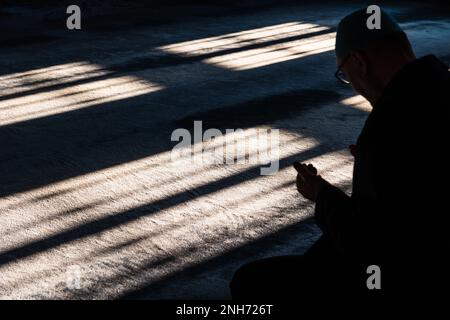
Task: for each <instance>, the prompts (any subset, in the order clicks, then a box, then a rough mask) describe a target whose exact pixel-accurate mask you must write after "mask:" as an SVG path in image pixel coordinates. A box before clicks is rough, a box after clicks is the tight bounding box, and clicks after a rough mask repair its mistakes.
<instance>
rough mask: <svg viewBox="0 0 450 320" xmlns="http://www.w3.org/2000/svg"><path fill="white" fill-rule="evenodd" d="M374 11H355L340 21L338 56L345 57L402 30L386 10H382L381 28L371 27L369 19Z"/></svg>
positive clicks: (337, 40) (337, 42) (337, 43)
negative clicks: (368, 24)
mask: <svg viewBox="0 0 450 320" xmlns="http://www.w3.org/2000/svg"><path fill="white" fill-rule="evenodd" d="M372 14H373V13H367V12H366V9H361V10H358V11H355V12H353V13H351V14H349V15H348V16H346V17H345V18H343V19H342V20H341V22H339V25H338V27H337V33H336V48H335V51H336V56H337V57H339V58H344V57H345V56H347V55H348V54H349V53H350V52H351V51H353V50H358V49H364V48H365V47H367V46H368V45H370V44H373V43H375V42H377V41H379V40H382V39H383V37H385V36H386V35H389V34H392V33H396V32H402V31H403V30H402V28H400V26H399V25H398V23H397V22H396V21H395V20H394V18H393V17H392V16H391V15H389V14H388V13H387V12H386V11H384V10H380V27H381V28H380V29H369V28H368V27H367V19H368V18H369V17H370V16H371V15H372Z"/></svg>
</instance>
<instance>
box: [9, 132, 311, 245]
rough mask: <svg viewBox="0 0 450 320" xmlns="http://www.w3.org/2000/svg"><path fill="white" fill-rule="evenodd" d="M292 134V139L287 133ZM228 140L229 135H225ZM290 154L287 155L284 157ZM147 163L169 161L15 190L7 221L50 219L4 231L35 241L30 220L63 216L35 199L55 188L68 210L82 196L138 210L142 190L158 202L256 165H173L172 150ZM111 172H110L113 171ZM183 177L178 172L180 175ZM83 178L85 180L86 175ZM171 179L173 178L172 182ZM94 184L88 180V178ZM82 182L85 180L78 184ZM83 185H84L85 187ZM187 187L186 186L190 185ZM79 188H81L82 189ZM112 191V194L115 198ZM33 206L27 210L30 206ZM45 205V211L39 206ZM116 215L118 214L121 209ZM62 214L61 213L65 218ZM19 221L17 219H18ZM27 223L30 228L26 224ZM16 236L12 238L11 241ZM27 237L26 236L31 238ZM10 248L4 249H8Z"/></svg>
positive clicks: (103, 209)
mask: <svg viewBox="0 0 450 320" xmlns="http://www.w3.org/2000/svg"><path fill="white" fill-rule="evenodd" d="M286 138H288V137H286ZM286 138H285V141H284V142H282V143H283V147H284V148H289V149H290V150H294V151H292V152H294V153H295V152H297V151H298V149H297V148H296V147H297V146H298V145H299V143H300V141H301V144H302V146H303V147H307V148H310V147H313V146H315V145H314V142H313V141H311V140H310V139H301V140H300V139H299V138H295V139H292V137H291V139H289V140H287V141H286ZM224 139H226V137H224ZM256 149H257V148H253V150H252V151H250V152H251V153H255V151H256ZM290 155H292V154H291V153H289V154H287V156H290ZM282 156H283V157H284V156H285V155H284V154H283V155H282ZM145 160H146V162H147V163H148V162H149V161H158V163H165V165H162V166H161V167H150V168H149V169H147V170H145V169H144V170H140V171H135V170H133V169H134V168H136V167H138V166H139V164H140V163H141V162H142V161H143V159H141V160H138V161H136V162H131V163H127V164H122V165H119V166H116V167H114V168H109V169H105V170H103V172H95V173H92V174H87V175H85V176H84V177H83V176H80V177H76V178H72V179H69V180H66V181H62V182H58V183H55V184H52V185H49V186H46V187H44V188H39V189H36V190H34V191H29V192H24V193H22V194H16V195H14V196H9V197H8V198H4V199H1V201H0V203H1V202H3V203H4V204H7V205H8V208H3V209H2V211H3V213H2V219H3V220H5V219H8V216H9V215H12V216H13V217H15V221H17V222H18V221H20V217H16V215H17V212H18V210H25V211H32V212H34V211H37V212H45V215H46V216H45V217H43V216H39V215H35V216H33V217H23V218H24V219H25V221H26V223H25V224H20V225H19V226H15V227H9V228H7V229H4V230H2V234H3V235H4V236H5V238H6V237H7V236H10V237H12V238H15V239H16V241H19V242H22V241H25V242H28V241H30V238H29V236H30V235H29V233H30V231H32V229H33V228H34V227H39V225H38V224H35V225H33V224H30V222H32V221H30V219H33V220H36V221H39V220H48V217H51V216H52V215H58V212H60V211H61V209H60V208H59V207H58V208H55V207H53V206H51V207H48V208H46V209H45V210H42V207H41V206H42V205H45V203H46V202H33V201H32V200H33V198H35V197H36V196H39V197H41V196H42V195H43V193H42V192H44V194H48V193H50V192H55V193H57V194H58V196H57V198H55V199H52V201H57V202H61V203H64V206H63V207H64V211H70V210H71V209H73V208H76V207H77V206H78V205H79V203H78V204H72V203H73V202H72V201H71V203H65V200H66V199H68V198H70V199H74V198H75V199H82V200H83V201H82V206H84V207H86V209H93V208H95V207H99V209H98V212H97V213H98V214H100V213H101V214H102V215H103V214H107V215H109V214H112V213H114V212H115V211H117V210H116V209H113V208H111V206H112V205H114V204H117V203H120V205H121V207H122V208H123V207H125V206H127V207H128V209H129V210H132V209H135V208H136V207H139V206H140V205H142V203H137V204H135V203H132V202H130V201H131V200H130V199H131V196H133V195H134V196H136V195H138V194H139V193H142V194H143V195H145V197H146V200H145V201H146V202H147V203H148V202H157V201H160V200H162V199H163V198H166V197H171V196H175V195H176V194H178V193H183V192H185V190H186V189H190V188H197V187H200V186H202V185H204V184H208V183H211V182H213V181H216V180H217V179H220V178H225V177H226V176H227V175H229V174H230V172H229V171H228V170H226V168H231V169H232V172H231V174H236V173H239V172H243V171H246V170H247V169H248V168H251V167H252V166H253V165H252V164H241V165H238V164H234V165H227V166H225V167H224V166H223V165H219V166H217V165H215V166H208V165H203V164H202V163H193V164H190V166H182V164H183V163H182V160H180V161H179V162H175V163H172V162H171V161H170V152H164V153H161V154H159V155H157V156H152V157H149V158H146V159H145ZM257 166H259V165H257ZM123 169H125V171H126V172H130V173H129V174H125V175H124V174H122V175H121V171H122V170H123ZM205 170H207V171H208V174H207V175H197V174H193V173H196V172H204V171H205ZM108 172H109V173H108ZM105 174H106V175H107V176H108V177H111V178H110V179H108V180H104V181H102V182H101V184H99V183H96V182H95V180H96V178H99V175H100V178H101V177H103V176H105ZM180 174H181V175H182V176H179V175H180ZM82 177H83V178H82ZM167 178H171V179H170V181H168V180H169V179H167ZM86 180H87V181H89V180H91V181H89V182H87V181H86ZM149 180H151V181H158V182H157V183H155V184H151V183H150V184H149V183H148V182H147V181H149ZM80 181H81V182H82V184H80V183H79V182H80ZM141 181H142V185H141V186H140V187H139V188H136V185H140V184H141V183H140V182H141ZM83 185H84V187H83ZM185 186H187V187H185ZM77 187H78V188H77ZM67 189H70V190H71V191H72V192H71V193H70V194H64V193H63V194H59V191H63V190H67ZM150 189H152V193H151V194H148V195H147V192H148V190H150ZM103 190H109V191H108V193H107V194H104V193H103ZM111 195H113V197H111ZM84 199H89V200H88V201H85V200H84ZM27 208H28V209H27ZM37 208H40V209H37ZM86 209H80V210H78V214H77V212H73V213H71V214H70V215H68V216H67V217H66V218H65V220H64V225H63V226H62V228H61V229H59V228H56V225H53V226H52V228H51V229H49V230H48V231H49V234H45V235H44V234H43V233H42V232H41V233H40V235H39V237H42V236H51V235H52V234H57V233H58V232H62V231H63V230H66V229H68V228H70V227H74V226H76V225H77V224H78V223H79V219H78V217H79V216H80V215H81V216H82V215H83V214H84V213H83V212H84V211H85V210H86ZM116 213H117V212H116ZM60 218H61V217H60ZM99 218H101V217H99V216H98V215H96V216H89V217H86V218H84V219H83V220H82V221H83V223H87V222H88V221H89V220H96V219H99ZM16 224H17V223H16ZM25 226H27V228H24V227H25ZM14 230H16V231H17V232H14V233H11V231H14ZM22 231H26V232H25V234H26V237H24V236H25V235H22V237H21V236H19V235H20V233H21V232H22ZM12 238H11V239H10V240H11V241H12ZM24 238H27V239H26V240H25V239H24ZM11 241H10V242H9V244H8V246H10V245H11V244H12V243H11ZM19 245H20V243H18V244H16V246H19ZM0 248H2V244H0ZM5 249H6V248H3V250H5Z"/></svg>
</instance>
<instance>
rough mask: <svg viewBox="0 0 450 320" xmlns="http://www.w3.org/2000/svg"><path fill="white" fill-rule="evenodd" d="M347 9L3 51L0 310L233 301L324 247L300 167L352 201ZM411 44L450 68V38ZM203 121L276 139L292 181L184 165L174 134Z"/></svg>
mask: <svg viewBox="0 0 450 320" xmlns="http://www.w3.org/2000/svg"><path fill="white" fill-rule="evenodd" d="M352 8H353V7H334V8H332V10H328V9H327V10H328V11H327V10H325V9H324V8H323V7H309V6H308V7H288V8H277V9H272V10H269V11H265V12H260V13H258V14H253V15H245V16H232V17H222V18H219V19H217V18H215V19H205V20H201V21H195V22H187V23H183V24H181V23H179V24H172V25H163V26H160V27H157V26H154V27H140V28H136V29H133V30H131V31H130V30H128V31H127V32H115V33H109V34H105V33H93V34H89V35H88V34H83V35H81V36H79V37H77V38H76V39H71V38H70V37H69V38H60V39H58V40H56V41H53V42H51V43H43V44H34V45H29V46H25V47H23V46H22V47H10V48H7V49H2V50H1V52H0V141H1V146H2V153H1V155H0V160H1V165H0V176H1V185H0V234H1V235H2V242H1V243H0V273H1V275H2V277H1V278H0V297H1V298H118V297H124V296H132V297H139V298H227V297H229V293H228V288H227V285H228V281H229V280H230V278H231V276H232V274H233V271H234V270H235V269H236V268H237V267H238V266H239V265H241V264H242V263H245V262H248V261H251V260H254V259H258V258H262V257H266V256H271V255H280V254H292V253H299V254H301V253H302V252H304V251H305V250H306V249H307V248H308V247H309V246H310V245H311V243H312V242H313V241H314V240H315V239H316V238H317V237H318V235H319V232H318V230H317V228H316V227H315V226H314V224H313V223H312V222H311V220H310V219H309V218H310V217H311V214H312V210H313V206H312V205H311V203H309V202H307V201H304V200H303V199H301V198H300V197H299V196H298V195H297V192H296V190H295V187H294V178H295V173H294V170H293V169H292V168H291V167H290V165H291V163H292V162H293V161H294V160H302V161H311V162H313V163H315V164H316V166H317V167H318V168H319V169H320V170H321V172H322V174H323V176H324V177H325V178H327V179H328V180H330V181H331V182H333V183H335V184H337V185H339V186H341V187H343V188H344V189H345V190H347V191H349V189H350V185H351V181H350V178H351V170H352V158H351V156H350V155H349V153H348V152H347V150H346V148H347V146H348V145H349V144H352V143H354V141H355V140H356V137H357V135H358V132H359V130H360V128H361V127H362V125H363V123H364V120H365V118H366V116H367V112H368V111H369V110H370V108H369V106H368V104H367V103H366V102H365V101H364V100H363V99H362V98H361V97H359V96H355V95H354V94H353V92H352V91H351V90H349V89H348V88H345V87H342V86H341V85H339V84H338V83H336V81H335V79H334V78H333V76H332V75H333V73H334V70H335V64H334V57H333V51H332V50H333V43H334V25H335V23H336V21H337V20H338V18H339V17H340V16H343V15H344V14H345V13H347V12H349V11H350V10H351V9H352ZM396 10H397V11H398V12H401V13H406V12H407V10H408V9H407V8H401V7H398V8H396ZM405 27H406V28H407V29H406V30H407V32H408V34H409V35H410V36H411V38H412V41H413V42H414V44H415V49H416V50H417V52H418V54H419V55H422V54H425V53H428V52H433V53H436V54H437V55H439V56H442V57H444V58H445V59H447V62H448V58H449V54H450V52H449V51H448V47H446V45H447V43H444V41H442V39H446V38H447V39H448V35H449V34H450V21H448V20H438V21H433V22H432V23H431V22H429V21H427V20H418V21H415V22H408V23H406V24H405ZM194 120H203V122H204V130H206V129H209V128H217V129H219V130H220V131H221V132H225V129H238V128H242V129H243V130H244V135H247V136H251V135H252V134H253V132H254V131H253V130H254V129H257V128H259V129H267V128H272V129H279V130H280V150H279V152H280V159H281V160H280V171H279V172H278V173H277V174H275V175H273V176H261V175H259V173H260V170H259V166H258V165H255V164H251V163H244V164H199V163H193V164H186V163H183V162H182V161H180V162H178V163H174V162H173V161H172V160H171V152H170V151H171V149H172V147H173V146H174V143H173V142H171V140H170V137H171V133H172V131H173V130H175V129H177V128H179V127H184V126H186V127H190V126H191V125H192V123H193V121H194ZM230 136H231V135H229V136H228V137H230ZM233 138H234V137H233ZM225 139H226V138H225ZM239 139H242V136H240V137H239V136H236V140H234V143H236V144H237V143H239ZM205 147H211V143H210V144H206V145H205ZM250 152H255V150H250ZM74 273H75V274H77V273H79V274H80V276H81V282H80V288H79V289H77V288H68V286H67V281H68V280H69V282H70V279H72V278H71V277H73V275H74Z"/></svg>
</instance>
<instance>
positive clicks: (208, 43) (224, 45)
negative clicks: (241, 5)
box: [159, 23, 329, 56]
mask: <svg viewBox="0 0 450 320" xmlns="http://www.w3.org/2000/svg"><path fill="white" fill-rule="evenodd" d="M328 29H329V28H328V27H323V26H318V25H315V24H309V23H308V24H306V23H305V24H303V23H290V24H282V25H276V26H271V27H269V28H261V29H254V30H250V31H246V32H240V33H232V34H228V35H223V36H219V37H212V38H205V39H201V40H195V41H187V42H182V43H178V44H175V45H168V46H163V47H160V48H159V49H161V50H164V51H168V52H171V53H176V54H183V55H187V56H196V55H200V54H204V53H213V52H217V51H221V50H225V49H232V48H240V47H243V46H247V45H252V44H259V43H264V42H267V41H273V40H279V39H284V38H288V37H295V36H300V35H305V34H309V33H313V32H318V31H323V30H328Z"/></svg>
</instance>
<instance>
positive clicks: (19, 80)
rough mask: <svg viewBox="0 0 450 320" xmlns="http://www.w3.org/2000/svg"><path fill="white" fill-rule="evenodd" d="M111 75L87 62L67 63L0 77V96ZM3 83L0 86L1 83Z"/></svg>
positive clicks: (108, 71) (100, 67)
mask: <svg viewBox="0 0 450 320" xmlns="http://www.w3.org/2000/svg"><path fill="white" fill-rule="evenodd" d="M110 73H112V71H110V70H106V69H104V68H103V67H102V66H99V65H96V64H90V63H88V62H79V63H69V64H65V65H57V66H53V67H49V68H42V69H37V70H33V71H30V72H24V73H18V74H13V75H9V76H6V77H4V78H3V79H2V77H0V86H2V88H1V95H9V94H18V93H22V92H26V91H30V90H36V89H41V88H45V87H48V86H52V85H61V84H65V83H69V82H72V81H76V80H81V79H86V77H87V76H89V77H96V76H104V75H108V74H110ZM2 82H3V83H4V84H3V85H1V83H2Z"/></svg>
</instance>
